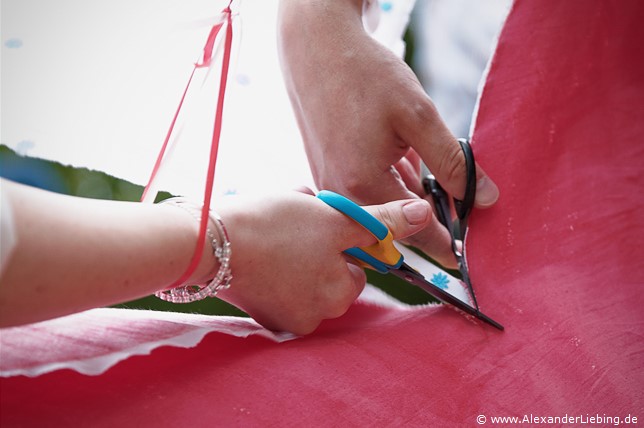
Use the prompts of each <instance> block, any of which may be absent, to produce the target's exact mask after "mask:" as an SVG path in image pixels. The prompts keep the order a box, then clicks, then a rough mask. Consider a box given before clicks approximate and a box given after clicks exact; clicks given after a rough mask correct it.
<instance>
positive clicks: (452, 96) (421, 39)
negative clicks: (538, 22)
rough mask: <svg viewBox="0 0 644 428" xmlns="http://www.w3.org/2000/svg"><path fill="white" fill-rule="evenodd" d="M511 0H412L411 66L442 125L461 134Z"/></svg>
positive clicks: (468, 123)
mask: <svg viewBox="0 0 644 428" xmlns="http://www.w3.org/2000/svg"><path fill="white" fill-rule="evenodd" d="M511 4H512V1H511V0H486V1H480V0H418V2H417V5H416V9H415V11H414V16H413V18H412V22H413V25H414V28H415V30H416V31H415V32H414V35H415V47H416V49H415V52H414V53H415V55H414V68H415V69H416V72H417V74H418V77H419V79H420V80H421V83H422V84H423V86H424V87H425V89H426V90H427V92H428V93H429V96H430V97H431V98H432V101H433V102H434V104H435V105H436V108H437V109H438V111H439V113H440V114H441V116H442V117H443V119H444V120H445V123H446V124H447V126H448V128H449V129H450V130H451V131H452V133H453V134H454V135H456V136H457V137H466V136H468V134H469V127H470V123H471V119H472V112H473V110H474V106H475V102H476V99H477V95H478V85H479V82H480V81H481V80H482V77H483V72H484V69H485V67H486V64H487V62H488V60H489V58H490V56H491V54H492V52H493V50H494V45H495V43H496V38H497V36H498V34H499V32H500V31H501V27H502V24H503V22H504V21H505V17H506V15H507V13H508V11H509V9H510V6H511Z"/></svg>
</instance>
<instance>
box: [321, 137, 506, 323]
mask: <svg viewBox="0 0 644 428" xmlns="http://www.w3.org/2000/svg"><path fill="white" fill-rule="evenodd" d="M468 147H469V145H468ZM464 150H467V149H464ZM467 156H468V155H467V154H466V158H467ZM472 162H473V160H472ZM468 163H469V160H468ZM434 184H436V185H437V184H438V183H437V182H435V183H434ZM474 185H475V183H474ZM468 187H470V184H469V183H468ZM441 190H442V189H441ZM437 196H438V195H435V198H436V197H437ZM440 196H441V197H446V194H445V192H444V191H443V193H442V194H441V195H440ZM317 197H318V198H319V199H321V200H322V201H323V202H325V203H326V204H327V205H329V206H331V207H333V208H335V209H336V210H338V211H340V212H341V213H342V214H344V215H346V216H347V217H349V218H351V219H352V220H354V221H355V222H356V223H358V224H360V225H361V226H362V227H364V228H365V229H366V230H368V231H369V232H370V233H371V234H372V235H373V236H374V237H375V238H376V239H377V240H378V242H377V243H375V244H373V245H370V246H368V247H361V248H357V247H354V248H349V249H347V250H345V251H344V252H345V253H346V254H348V255H350V256H351V257H353V258H355V259H357V260H358V261H359V262H361V264H363V265H364V266H365V267H367V268H370V269H373V270H376V271H378V272H380V273H382V274H386V273H391V274H393V275H396V276H397V277H399V278H402V279H403V280H405V281H407V282H409V283H411V284H413V285H416V286H418V287H420V288H422V289H423V290H425V291H426V292H427V293H429V294H431V295H432V296H434V297H435V298H436V299H438V300H440V301H442V302H444V303H448V304H450V305H453V306H455V307H456V308H458V309H460V310H461V311H463V312H465V313H466V314H468V315H471V316H473V317H476V318H478V319H480V320H482V321H484V322H486V323H488V324H490V325H491V326H493V327H495V328H497V329H499V330H503V326H502V325H501V324H499V323H498V322H496V321H494V320H493V319H491V318H490V317H488V316H487V315H485V314H483V313H481V311H480V310H479V307H478V304H477V303H476V298H475V297H474V292H473V289H472V284H471V282H470V279H469V275H468V274H467V266H466V265H465V259H464V257H463V256H462V254H461V253H460V252H459V251H458V248H457V246H456V243H455V242H454V241H455V239H456V238H458V237H460V235H455V234H454V233H452V230H451V227H450V233H452V248H453V251H454V253H455V254H456V256H457V260H458V264H459V270H460V271H461V273H462V274H463V282H465V283H466V284H467V286H468V288H469V289H470V293H471V295H472V301H473V302H474V304H475V305H476V307H472V306H470V305H468V304H467V303H465V302H463V301H461V300H460V299H458V298H456V297H454V296H452V295H451V294H449V293H448V292H447V291H445V290H443V289H442V288H440V287H438V286H437V285H435V284H433V283H431V282H430V281H428V280H427V279H425V277H424V276H423V275H422V274H421V273H420V272H418V271H417V270H415V269H414V268H412V267H411V266H409V265H408V264H407V263H405V260H404V257H403V255H402V254H401V253H400V251H398V249H397V248H396V247H395V246H394V242H393V236H392V234H391V231H390V230H389V229H388V228H387V226H385V225H384V224H383V223H382V222H381V221H380V220H378V219H377V218H375V217H374V216H372V215H371V214H369V213H368V212H367V211H366V210H364V209H363V208H361V207H360V206H359V205H357V204H356V203H355V202H353V201H351V200H350V199H348V198H346V197H344V196H342V195H339V194H337V193H334V192H331V191H328V190H322V191H321V192H319V193H318V195H317ZM464 201H465V204H469V205H470V207H469V208H468V207H466V208H465V209H463V208H457V211H459V210H460V211H459V212H458V215H459V219H460V218H461V215H462V216H463V218H464V219H466V218H467V215H468V214H469V209H470V208H471V205H472V204H473V197H471V198H470V197H468V196H466V198H465V199H464ZM435 202H438V201H437V200H435ZM444 202H445V201H441V206H440V207H439V206H438V205H437V207H436V208H437V211H438V212H439V214H438V216H439V217H441V216H443V217H444V218H440V220H441V222H444V223H443V224H445V225H446V226H448V227H449V226H451V216H450V211H449V206H448V205H445V203H444ZM447 202H448V201H447ZM459 202H460V201H459ZM457 205H458V204H457ZM463 223H464V222H463ZM463 223H461V226H462V227H461V231H462V233H463V235H464V229H465V227H464V224H463ZM463 272H464V273H463Z"/></svg>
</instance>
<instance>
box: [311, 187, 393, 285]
mask: <svg viewBox="0 0 644 428" xmlns="http://www.w3.org/2000/svg"><path fill="white" fill-rule="evenodd" d="M317 197H318V198H319V199H321V200H322V201H323V202H324V203H326V204H327V205H329V206H331V207H333V208H335V209H336V210H338V211H340V212H341V213H342V214H344V215H346V216H347V217H349V218H351V219H352V220H354V221H355V222H356V223H358V224H360V225H361V226H362V227H364V228H365V229H367V230H368V231H369V232H370V233H371V234H372V235H373V236H375V237H376V239H377V240H378V242H377V243H376V244H374V245H370V246H368V247H363V248H358V247H353V248H349V249H347V250H345V251H344V252H345V253H346V254H348V255H350V256H352V257H354V258H356V259H358V260H360V261H361V262H362V263H364V264H365V265H366V266H367V267H369V268H372V269H374V270H376V271H378V272H380V273H387V272H389V270H390V269H398V268H399V267H400V266H401V265H402V264H403V261H404V258H403V255H402V254H400V252H399V251H398V250H397V249H396V247H395V246H394V244H393V236H392V235H391V232H390V231H389V229H388V228H387V226H385V225H384V224H383V223H382V222H381V221H380V220H378V219H377V218H375V217H374V216H372V215H371V214H369V213H368V212H367V211H365V210H364V209H363V208H361V207H360V206H359V205H358V204H356V203H355V202H353V201H352V200H350V199H348V198H345V197H344V196H342V195H339V194H337V193H335V192H331V191H329V190H322V191H321V192H320V193H318V195H317Z"/></svg>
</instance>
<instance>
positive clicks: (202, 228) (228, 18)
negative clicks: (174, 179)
mask: <svg viewBox="0 0 644 428" xmlns="http://www.w3.org/2000/svg"><path fill="white" fill-rule="evenodd" d="M231 4H232V0H231V1H230V2H229V3H228V6H227V7H226V8H225V9H224V10H223V11H222V14H223V19H222V21H220V22H218V23H216V24H215V25H213V27H212V29H211V30H210V34H209V35H208V39H207V40H206V44H205V46H204V49H203V57H202V60H201V63H196V64H195V66H194V68H193V70H192V73H191V74H190V77H189V79H188V83H187V84H186V87H185V89H184V91H183V95H182V96H181V100H180V101H179V106H178V107H177V110H176V112H175V114H174V117H173V118H172V122H171V123H170V128H169V129H168V132H167V134H166V137H165V140H164V141H163V146H162V147H161V151H160V152H159V155H158V156H157V160H156V162H155V164H154V168H153V169H152V174H151V175H150V179H149V180H148V184H147V185H146V186H145V189H144V191H143V196H142V197H141V201H144V200H145V199H146V196H147V195H148V192H149V191H150V188H151V187H152V184H153V182H154V180H155V178H156V176H157V174H158V172H159V170H160V168H161V164H162V163H163V158H164V156H165V152H166V149H167V148H168V142H169V141H170V137H171V135H172V132H173V130H174V127H175V125H176V122H177V118H178V117H179V112H180V111H181V108H182V107H183V103H184V101H185V98H186V94H187V93H188V89H189V88H190V85H191V83H192V79H193V77H194V75H195V71H196V70H197V69H198V68H204V67H209V66H210V65H211V61H212V53H213V50H214V46H215V41H216V39H217V36H218V35H219V32H220V30H221V29H222V27H223V26H224V23H225V24H226V33H225V35H224V52H223V59H222V64H221V77H220V81H219V91H218V95H217V109H216V111H215V122H214V127H213V132H212V140H211V146H210V160H209V163H208V172H207V175H206V188H205V191H204V203H203V208H202V211H201V220H200V224H199V238H198V240H197V245H196V247H195V251H194V254H193V256H192V260H191V261H190V265H189V266H188V268H187V269H186V271H185V272H184V273H183V275H181V277H180V278H179V279H177V280H176V281H175V282H174V283H173V284H172V285H170V286H169V287H168V288H173V287H177V286H180V285H183V284H184V283H185V282H186V281H187V280H188V279H189V278H190V276H191V275H192V274H193V272H194V271H195V270H196V269H197V267H198V266H199V261H200V260H201V256H202V254H203V249H204V244H205V240H206V231H207V229H208V214H209V212H210V202H211V199H212V191H213V187H214V179H215V165H216V164H217V153H218V152H219V139H220V136H221V123H222V116H223V111H224V98H225V94H226V83H227V81H228V70H229V67H230V55H231V50H232V38H233V27H232V12H231V10H230V5H231Z"/></svg>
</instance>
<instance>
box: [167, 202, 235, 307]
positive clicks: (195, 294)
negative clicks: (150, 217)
mask: <svg viewBox="0 0 644 428" xmlns="http://www.w3.org/2000/svg"><path fill="white" fill-rule="evenodd" d="M161 203H166V204H170V205H174V206H176V207H179V208H181V209H183V210H185V211H187V212H188V213H190V215H192V216H193V217H194V218H195V219H196V220H197V221H200V215H201V209H202V207H200V206H199V205H196V204H194V203H192V202H190V201H188V200H186V199H184V198H170V199H166V200H164V201H162V202H161ZM208 216H209V220H210V223H212V224H214V225H215V229H216V231H217V235H218V236H217V237H215V235H214V234H213V233H212V229H211V228H210V227H208V229H207V237H208V239H209V240H210V243H211V245H212V252H213V255H214V256H215V258H216V259H217V260H218V261H219V270H218V271H217V273H216V274H215V276H214V278H212V279H211V280H208V281H206V282H205V283H203V284H189V285H182V286H179V287H175V288H171V289H168V290H161V291H157V292H156V293H154V295H155V296H157V297H158V298H159V299H161V300H165V301H168V302H172V303H190V302H195V301H197V300H202V299H205V298H206V297H215V296H216V295H217V292H219V290H222V289H226V288H229V287H230V281H231V280H232V278H233V276H232V271H231V268H230V258H231V255H232V249H231V247H230V240H229V238H228V232H227V231H226V227H225V226H224V223H223V221H222V220H221V218H220V217H219V216H218V215H217V213H215V212H214V211H212V210H211V211H210V212H209V213H208Z"/></svg>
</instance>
